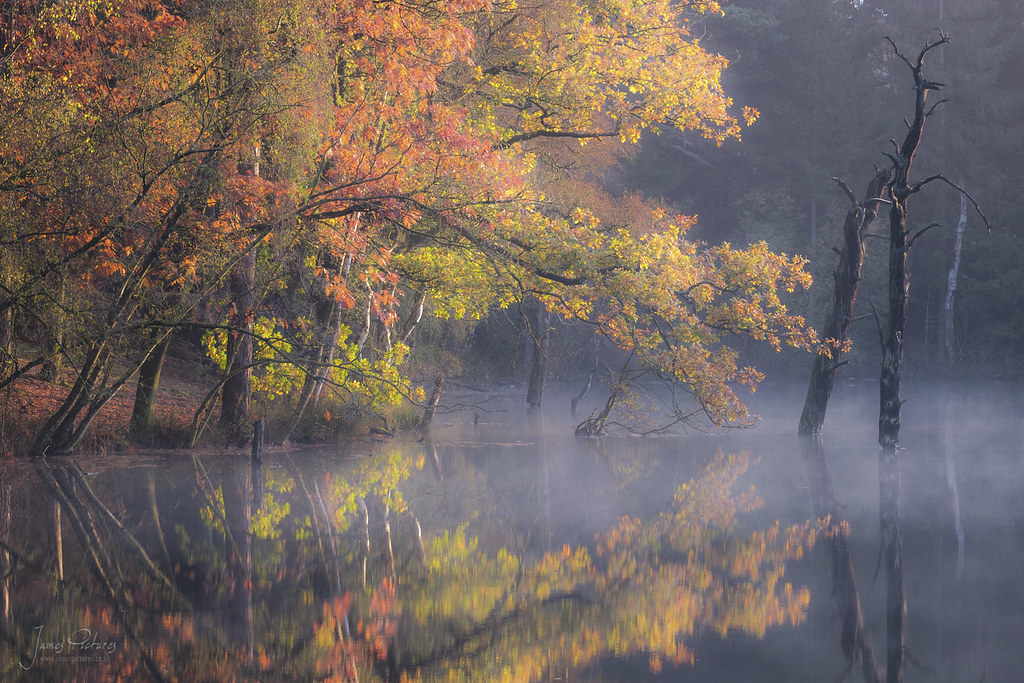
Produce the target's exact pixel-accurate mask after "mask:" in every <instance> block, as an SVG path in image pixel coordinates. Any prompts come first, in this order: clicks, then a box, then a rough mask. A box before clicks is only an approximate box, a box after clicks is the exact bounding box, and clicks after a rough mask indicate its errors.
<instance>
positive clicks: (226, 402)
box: [220, 250, 256, 444]
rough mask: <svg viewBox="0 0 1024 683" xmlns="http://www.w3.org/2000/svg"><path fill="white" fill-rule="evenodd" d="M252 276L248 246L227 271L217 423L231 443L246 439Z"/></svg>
mask: <svg viewBox="0 0 1024 683" xmlns="http://www.w3.org/2000/svg"><path fill="white" fill-rule="evenodd" d="M255 280H256V252H255V250H250V251H249V252H248V253H246V254H245V255H244V256H243V257H242V258H241V259H239V260H238V263H237V264H235V267H234V269H232V271H231V278H230V281H231V282H230V286H231V299H232V301H233V302H234V303H233V304H232V306H231V315H230V316H229V325H230V327H231V329H230V330H229V331H228V346H227V356H228V366H227V369H226V371H227V381H225V383H224V389H223V393H222V396H221V413H220V424H221V426H222V427H224V428H225V429H226V430H227V434H228V439H229V440H230V441H231V442H232V443H236V444H241V443H244V442H246V441H247V440H248V430H246V429H245V426H247V425H248V423H249V415H250V412H251V404H252V389H251V382H250V379H251V377H252V360H253V338H252V335H253V322H254V317H255V306H254V297H253V289H254V286H255Z"/></svg>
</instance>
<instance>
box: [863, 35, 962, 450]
mask: <svg viewBox="0 0 1024 683" xmlns="http://www.w3.org/2000/svg"><path fill="white" fill-rule="evenodd" d="M887 40H888V41H889V43H890V44H891V45H892V47H893V51H894V52H895V53H896V56H897V57H899V58H900V59H901V60H902V61H903V62H904V63H905V64H906V65H907V66H909V67H910V70H911V73H912V74H913V77H914V92H915V102H914V119H913V121H912V122H911V123H910V124H909V128H908V130H907V135H906V137H905V138H904V139H903V144H901V145H897V144H896V141H895V140H894V141H893V145H894V147H895V148H896V149H895V151H894V152H893V153H891V154H887V156H888V157H889V159H890V160H891V161H892V171H893V179H892V180H891V181H890V183H889V194H890V196H891V198H892V204H891V205H890V208H889V305H888V312H889V320H888V324H887V326H886V330H885V334H884V336H883V338H882V372H881V380H880V382H879V409H878V443H879V444H880V445H881V446H882V448H883V449H894V448H896V446H897V445H898V443H899V437H900V407H901V401H900V378H901V374H902V369H903V337H904V333H905V332H906V327H907V301H908V297H909V291H910V272H909V271H908V270H907V257H908V254H909V252H910V247H911V246H913V244H914V241H915V240H917V238H919V237H920V236H921V235H923V234H924V233H925V232H926V231H928V230H929V229H930V228H932V227H934V224H932V225H929V226H927V227H925V228H922V229H921V230H919V231H918V232H916V233H915V234H913V235H911V234H910V230H909V228H908V227H907V211H908V207H907V202H908V200H909V199H910V198H911V197H912V196H914V195H915V194H917V193H918V192H919V191H920V190H921V189H922V188H923V187H924V186H925V185H926V184H927V183H929V182H931V181H932V180H939V179H942V176H930V177H928V178H925V179H923V180H919V181H916V182H914V183H911V182H910V169H911V166H912V165H913V163H914V155H915V154H916V153H917V149H918V147H919V146H920V144H921V136H922V134H923V133H924V124H925V121H927V120H928V117H929V116H931V115H932V114H933V113H934V112H935V109H936V107H938V106H939V105H940V104H942V102H943V101H944V100H940V101H939V102H937V103H936V104H934V105H932V106H931V107H928V106H927V99H928V93H929V91H931V90H939V89H941V87H942V84H941V83H936V82H934V81H930V80H928V79H926V78H925V77H924V58H925V55H926V54H927V53H928V51H929V50H931V49H932V48H935V47H937V46H939V45H942V44H943V43H947V42H949V38H947V37H946V35H945V34H943V33H941V32H940V34H939V40H937V41H936V42H934V43H932V42H929V43H925V46H924V48H922V50H921V52H920V53H918V55H917V59H916V60H915V61H911V60H910V59H909V58H907V57H906V56H905V55H904V54H903V53H902V52H900V50H899V48H898V47H897V46H896V43H894V42H893V41H892V39H891V38H887Z"/></svg>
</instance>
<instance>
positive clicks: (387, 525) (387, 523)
mask: <svg viewBox="0 0 1024 683" xmlns="http://www.w3.org/2000/svg"><path fill="white" fill-rule="evenodd" d="M384 543H385V550H386V551H387V553H388V571H389V573H390V574H391V580H392V581H395V580H396V577H397V574H396V572H395V550H394V546H392V545H391V506H390V505H388V504H387V503H384Z"/></svg>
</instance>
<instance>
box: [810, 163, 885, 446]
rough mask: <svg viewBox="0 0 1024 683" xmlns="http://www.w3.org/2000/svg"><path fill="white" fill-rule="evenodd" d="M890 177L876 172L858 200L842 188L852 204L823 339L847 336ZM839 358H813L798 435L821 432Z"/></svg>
mask: <svg viewBox="0 0 1024 683" xmlns="http://www.w3.org/2000/svg"><path fill="white" fill-rule="evenodd" d="M891 179H892V171H890V170H889V169H882V170H880V171H878V172H877V173H876V174H875V177H874V178H872V179H871V182H869V183H868V188H867V192H865V195H864V201H863V202H859V203H858V202H856V200H855V198H854V197H853V193H852V192H850V191H849V188H845V189H846V191H847V192H848V193H849V194H850V198H851V200H852V201H854V204H853V206H852V207H851V208H850V210H849V211H848V212H847V213H846V220H845V222H844V223H843V247H842V249H841V250H840V252H839V264H838V265H837V266H836V270H835V271H834V272H833V278H834V280H833V285H832V298H831V300H830V301H829V305H828V313H827V314H826V318H825V325H824V327H823V328H822V329H821V335H822V338H824V339H834V340H835V341H836V342H838V343H839V344H842V343H845V342H846V341H847V340H848V339H849V337H850V324H851V322H852V321H853V307H854V303H855V302H856V301H857V288H858V286H859V285H860V280H861V270H862V268H863V265H864V251H865V250H864V242H865V238H866V237H867V234H868V232H869V231H870V229H871V223H872V222H873V221H874V219H875V216H876V214H877V212H878V205H879V204H880V203H881V197H882V194H883V192H885V188H886V186H887V185H888V183H889V181H890V180H891ZM837 182H839V181H838V180H837ZM844 187H845V186H844ZM841 359H842V351H841V350H839V349H838V348H837V349H835V350H833V351H832V355H831V357H829V356H826V355H823V354H818V355H817V356H816V357H815V359H814V366H813V368H812V369H811V377H810V380H809V381H808V383H807V396H806V398H805V399H804V409H803V413H802V414H801V415H800V425H799V428H798V432H799V433H800V434H818V433H820V432H821V427H822V425H823V424H824V423H825V411H826V410H827V409H828V401H829V398H830V397H831V396H832V387H833V385H834V383H835V377H836V372H837V371H838V369H839V366H840V364H841Z"/></svg>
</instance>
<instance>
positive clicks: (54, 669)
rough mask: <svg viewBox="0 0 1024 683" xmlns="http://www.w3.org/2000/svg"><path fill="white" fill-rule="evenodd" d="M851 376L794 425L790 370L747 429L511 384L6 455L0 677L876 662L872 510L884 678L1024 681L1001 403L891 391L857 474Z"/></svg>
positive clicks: (1022, 597) (793, 670) (866, 404)
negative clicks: (185, 442) (86, 450)
mask: <svg viewBox="0 0 1024 683" xmlns="http://www.w3.org/2000/svg"><path fill="white" fill-rule="evenodd" d="M876 391H877V390H876V388H875V387H874V386H871V385H867V386H865V385H864V384H862V385H860V386H858V387H849V386H844V387H842V388H841V389H840V390H839V391H838V394H837V396H836V398H835V400H834V404H833V406H832V408H831V409H830V416H829V420H828V422H827V424H826V430H825V434H824V435H823V438H822V439H821V440H820V442H808V441H801V439H799V438H798V437H797V436H796V435H795V434H793V432H794V430H795V425H796V421H797V420H796V418H797V416H798V414H799V408H800V401H801V399H802V396H801V395H800V392H799V391H793V392H770V391H768V392H764V393H763V394H762V393H761V392H759V394H758V398H757V403H756V406H757V408H758V409H759V411H760V412H761V413H762V416H763V417H764V421H763V422H762V424H761V425H760V426H759V427H757V428H756V429H754V430H747V431H733V432H728V433H719V434H711V435H702V434H695V435H690V436H685V437H672V438H658V439H637V438H620V439H606V440H602V441H580V440H577V439H575V438H573V437H572V436H571V427H569V423H568V421H567V418H565V419H561V418H559V416H558V415H557V413H558V411H557V409H547V410H545V411H544V413H543V414H542V415H535V416H532V417H531V416H525V415H522V414H520V413H519V411H517V410H514V409H513V408H514V407H516V406H517V405H518V400H517V399H516V397H510V398H509V399H508V400H507V402H506V404H505V406H504V407H505V408H508V410H499V411H496V412H481V413H480V416H479V420H478V421H475V420H474V413H472V412H469V413H458V414H453V415H449V416H439V417H438V418H437V420H438V422H437V424H435V426H434V427H433V429H432V431H431V433H430V438H429V439H424V440H422V441H411V440H410V441H399V442H392V443H374V444H364V445H361V446H357V447H354V448H349V449H345V450H344V451H342V450H329V451H327V450H319V451H302V450H294V449H293V450H291V451H290V452H287V453H283V452H270V453H268V454H266V455H265V457H264V460H263V463H262V466H257V467H254V466H252V464H251V463H250V462H249V459H248V457H247V455H244V454H241V453H234V454H223V453H219V454H210V453H206V454H202V455H196V456H192V455H190V454H182V453H175V454H171V455H168V456H167V457H166V458H163V457H146V458H145V459H141V458H134V459H133V458H132V457H131V456H128V457H122V458H117V459H112V458H102V459H101V458H81V459H79V460H78V461H77V462H70V461H69V462H54V463H49V464H46V465H42V464H40V465H36V464H29V463H22V462H7V463H4V464H3V465H2V466H0V467H2V469H0V475H2V479H0V488H2V491H0V492H2V498H0V542H2V545H0V570H2V582H0V588H2V596H0V598H2V604H0V607H2V615H0V616H2V621H0V625H2V629H0V632H2V641H0V680H82V681H97V680H117V679H123V680H147V679H157V680H187V681H192V680H218V681H219V680H264V681H284V680H296V681H311V680H337V681H357V680H358V681H363V682H365V681H399V680H424V681H431V680H452V681H459V680H465V681H500V680H506V681H553V680H562V681H623V682H632V681H689V680H693V681H746V680H757V681H833V680H840V679H841V678H842V677H843V676H844V675H846V676H847V678H846V680H876V679H875V678H874V676H876V675H877V676H879V677H880V679H881V680H885V667H886V663H887V655H886V652H887V638H892V637H893V636H892V634H891V631H889V629H887V627H891V626H892V619H891V618H888V619H887V615H886V600H887V593H888V591H889V590H890V588H891V581H892V579H891V578H890V576H891V575H890V574H889V572H888V571H887V569H888V567H887V562H886V560H885V559H884V557H883V555H882V554H881V547H882V537H883V531H885V532H886V533H890V534H893V533H895V534H898V536H896V537H898V538H899V539H900V541H901V549H902V556H901V561H902V566H903V576H902V582H901V583H902V586H903V589H904V591H905V596H906V598H905V599H906V615H907V616H906V620H905V622H904V624H903V627H902V634H903V642H904V643H905V650H904V652H905V655H904V657H903V661H902V675H903V680H906V681H916V680H921V681H979V680H985V681H1017V680H1021V679H1022V678H1021V677H1022V671H1024V647H1022V646H1021V642H1020V641H1021V636H1022V635H1024V590H1022V588H1021V581H1020V577H1021V567H1022V565H1024V509H1022V505H1021V496H1020V491H1021V485H1022V482H1024V459H1022V440H1024V426H1022V422H1024V421H1022V419H1021V418H1022V417H1024V399H1022V395H1021V394H1020V392H1014V393H1007V392H1005V391H1002V390H1000V391H999V392H996V390H995V389H993V388H991V387H989V388H986V389H985V390H970V389H969V390H963V389H961V390H958V391H955V392H945V391H942V390H938V389H932V388H927V387H925V388H920V390H919V391H918V392H917V393H915V392H914V389H913V388H912V387H911V388H910V389H909V391H908V392H907V393H908V395H910V396H911V400H910V401H909V402H908V403H907V406H906V409H905V412H904V425H905V426H904V431H903V448H902V450H901V451H900V452H899V455H898V462H897V463H896V470H895V473H894V472H893V471H883V474H884V473H886V472H888V474H889V476H888V477H880V458H879V449H878V447H877V445H876V443H875V432H876V427H875V419H876V417H875V416H876V407H875V406H876V405H877V398H876V393H875V392H876ZM896 475H898V476H896ZM896 486H898V489H897V488H895V487H896ZM886 500H890V501H896V503H898V510H896V512H898V516H896V517H894V515H893V511H894V509H893V508H892V507H891V505H890V508H889V513H888V517H887V519H888V521H887V522H886V523H885V524H880V506H881V510H882V511H883V512H884V511H885V510H886V507H885V506H886ZM887 631H889V632H888V634H887ZM865 660H867V661H868V662H869V665H868V666H866V667H865V666H864V665H863V662H864V661H865ZM872 660H873V661H874V662H875V666H874V667H872V666H870V662H871V661H872Z"/></svg>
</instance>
